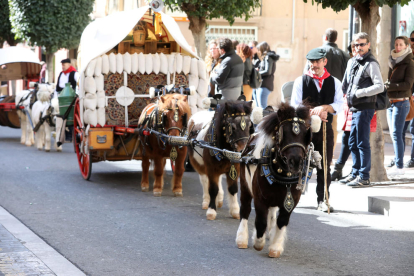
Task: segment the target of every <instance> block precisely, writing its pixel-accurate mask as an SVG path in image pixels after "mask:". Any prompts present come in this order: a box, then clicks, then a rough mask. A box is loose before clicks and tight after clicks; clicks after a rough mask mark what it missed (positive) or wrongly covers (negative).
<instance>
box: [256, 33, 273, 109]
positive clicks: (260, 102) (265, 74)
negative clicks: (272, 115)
mask: <svg viewBox="0 0 414 276" xmlns="http://www.w3.org/2000/svg"><path fill="white" fill-rule="evenodd" d="M257 48H258V52H259V55H260V57H261V59H262V61H261V62H260V67H259V69H258V70H259V74H260V75H261V77H262V79H263V81H262V84H261V86H260V88H258V89H255V91H254V92H253V100H254V101H255V102H256V106H258V107H261V108H266V106H267V98H268V97H269V94H270V93H271V92H272V91H273V89H274V83H273V82H274V79H275V76H274V75H275V71H276V61H278V60H279V55H277V54H276V53H275V52H274V51H272V50H270V46H269V44H267V42H266V41H263V42H261V43H260V44H259V45H257Z"/></svg>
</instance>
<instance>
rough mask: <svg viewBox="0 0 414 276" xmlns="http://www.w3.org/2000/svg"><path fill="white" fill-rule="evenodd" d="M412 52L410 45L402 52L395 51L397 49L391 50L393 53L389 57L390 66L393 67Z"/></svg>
mask: <svg viewBox="0 0 414 276" xmlns="http://www.w3.org/2000/svg"><path fill="white" fill-rule="evenodd" d="M411 52H412V50H411V48H410V47H407V48H406V49H405V50H402V51H400V52H398V53H397V52H395V49H394V50H392V51H391V55H390V56H389V58H388V66H389V67H390V68H391V69H393V68H394V66H395V65H397V63H400V62H401V61H402V60H403V59H405V58H406V57H407V56H408V55H409V54H410V53H411Z"/></svg>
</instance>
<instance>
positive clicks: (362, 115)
mask: <svg viewBox="0 0 414 276" xmlns="http://www.w3.org/2000/svg"><path fill="white" fill-rule="evenodd" d="M374 113H375V110H374V109H364V110H361V111H356V112H353V113H352V125H351V133H350V135H349V143H348V144H349V149H350V150H351V155H352V161H353V165H352V176H354V177H357V176H358V175H359V177H360V178H361V179H363V180H369V172H370V170H371V146H370V144H369V133H370V125H371V120H372V117H374Z"/></svg>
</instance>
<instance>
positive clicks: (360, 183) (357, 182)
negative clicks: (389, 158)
mask: <svg viewBox="0 0 414 276" xmlns="http://www.w3.org/2000/svg"><path fill="white" fill-rule="evenodd" d="M370 185H371V182H369V179H366V180H365V179H362V178H361V177H359V176H358V177H357V178H356V179H355V180H353V181H351V182H349V183H348V184H346V186H350V187H360V186H370Z"/></svg>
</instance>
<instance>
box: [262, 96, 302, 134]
mask: <svg viewBox="0 0 414 276" xmlns="http://www.w3.org/2000/svg"><path fill="white" fill-rule="evenodd" d="M295 114H296V115H297V116H298V117H299V118H301V119H303V120H305V121H306V122H310V114H309V106H308V105H300V106H298V107H297V108H296V109H295V108H294V107H293V106H291V105H290V104H289V103H281V104H280V105H279V107H278V110H277V111H276V112H275V113H272V114H270V115H269V116H266V117H265V118H263V121H262V122H261V123H260V124H259V131H262V132H264V133H265V135H268V136H272V135H273V133H274V131H275V127H276V126H278V125H279V124H280V122H283V121H284V120H286V119H289V118H293V117H294V116H295Z"/></svg>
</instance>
